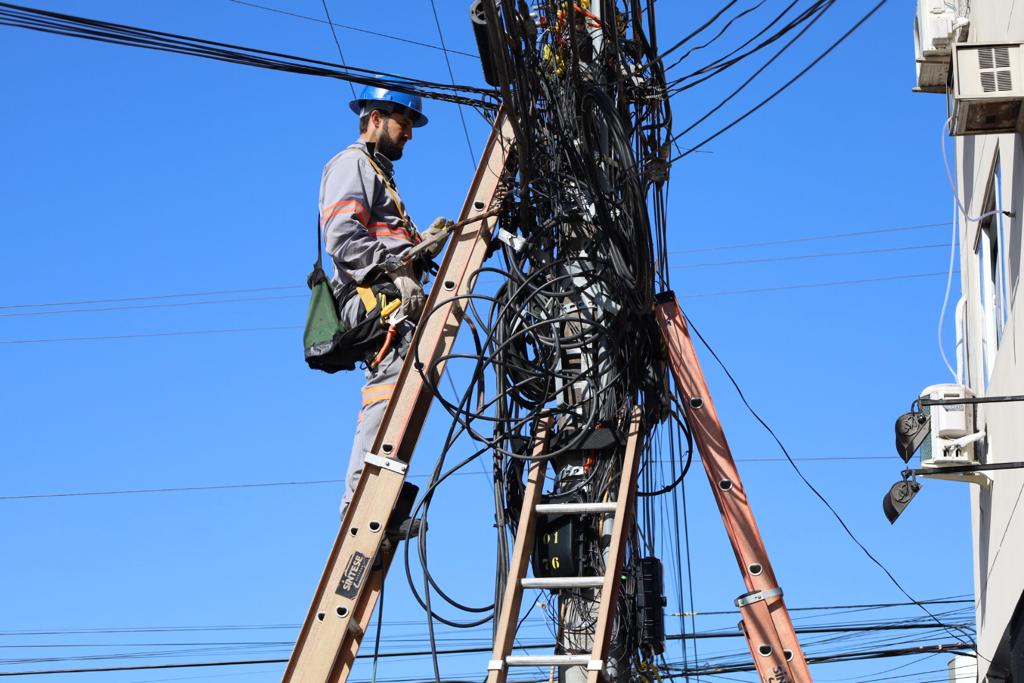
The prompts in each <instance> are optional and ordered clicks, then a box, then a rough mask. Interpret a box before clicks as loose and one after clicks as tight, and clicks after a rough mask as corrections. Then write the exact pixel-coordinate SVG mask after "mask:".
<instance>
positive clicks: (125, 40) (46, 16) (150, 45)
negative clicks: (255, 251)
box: [0, 2, 498, 109]
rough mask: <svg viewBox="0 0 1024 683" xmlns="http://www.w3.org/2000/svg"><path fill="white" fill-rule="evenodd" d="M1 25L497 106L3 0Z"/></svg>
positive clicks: (349, 69) (389, 77) (364, 73)
mask: <svg viewBox="0 0 1024 683" xmlns="http://www.w3.org/2000/svg"><path fill="white" fill-rule="evenodd" d="M0 26H11V27H14V28H22V29H27V30H31V31H39V32H42V33H51V34H54V35H61V36H67V37H71V38H80V39H83V40H92V41H97V42H101V43H109V44H113V45H124V46H128V47H137V48H144V49H147V50H155V51H158V52H171V53H174V54H182V55H188V56H192V57H201V58H203V59H212V60H215V61H220V62H228V63H231V64H242V65H245V66H253V67H258V68H262V69H269V70H272V71H284V72H288V73H296V74H304V75H308V76H321V77H325V78H336V79H339V80H343V81H348V82H350V83H359V84H361V85H373V86H379V87H383V88H389V89H392V90H398V91H401V92H407V93H411V94H414V95H419V96H421V97H426V98H430V99H435V100H441V101H445V102H452V103H455V104H467V105H470V106H473V107H480V108H483V109H495V108H497V101H498V99H497V92H496V91H494V90H492V89H488V88H478V87H474V86H468V85H447V84H444V83H436V82H433V81H425V80H420V79H415V78H409V77H407V76H400V75H397V74H391V73H382V72H380V71H379V70H376V69H363V68H360V67H355V66H343V65H338V64H332V63H331V62H325V61H321V60H318V59H309V58H307V57H298V56H295V55H289V54H285V53H281V52H271V51H269V50H260V49H257V48H251V47H244V46H240V45H233V44H230V43H222V42H218V41H213V40H206V39H203V38H195V37H192V36H185V35H181V34H177V33H168V32H165V31H156V30H153V29H147V28H141V27H137V26H129V25H126V24H116V23H113V22H108V21H100V20H97V19H89V18H86V17H79V16H75V15H71V14H62V13H59V12H49V11H46V10H41V9H36V8H33V7H25V6H22V5H14V4H11V3H6V2H0Z"/></svg>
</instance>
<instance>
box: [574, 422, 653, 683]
mask: <svg viewBox="0 0 1024 683" xmlns="http://www.w3.org/2000/svg"><path fill="white" fill-rule="evenodd" d="M641 418H642V413H641V411H640V408H639V407H636V408H633V415H632V419H631V420H630V424H629V435H628V436H627V438H626V454H625V457H624V458H623V462H622V473H621V474H620V475H619V490H618V495H617V496H616V499H615V502H616V505H617V507H616V510H615V522H614V524H613V526H612V537H611V541H610V542H609V544H608V559H607V561H606V562H605V568H604V584H603V585H602V587H601V602H600V604H599V605H598V608H597V624H596V628H595V631H594V646H593V651H592V653H591V656H590V660H591V662H590V664H588V666H587V668H588V671H587V683H601V681H602V673H601V670H602V669H603V668H605V667H606V666H607V663H608V662H607V659H608V650H609V648H610V645H611V640H612V632H613V631H614V625H615V612H616V607H617V605H618V597H619V584H620V580H619V573H620V572H621V571H622V565H623V562H624V560H625V557H626V541H627V540H628V538H629V532H630V530H631V529H632V528H633V515H634V514H635V510H636V476H637V468H638V467H639V464H640V449H641V446H642V439H641V435H640V432H641ZM598 662H600V665H598V664H597V663H598Z"/></svg>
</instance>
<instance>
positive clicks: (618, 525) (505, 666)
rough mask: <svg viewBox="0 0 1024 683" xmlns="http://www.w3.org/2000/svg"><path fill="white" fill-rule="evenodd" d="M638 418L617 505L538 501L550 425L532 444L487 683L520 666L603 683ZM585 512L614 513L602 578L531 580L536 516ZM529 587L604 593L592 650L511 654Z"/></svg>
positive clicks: (632, 503) (629, 522)
mask: <svg viewBox="0 0 1024 683" xmlns="http://www.w3.org/2000/svg"><path fill="white" fill-rule="evenodd" d="M640 415H641V413H640V409H639V408H635V409H634V410H633V415H632V419H631V421H630V427H629V435H628V438H627V440H626V453H625V458H624V459H623V463H622V474H621V476H620V478H619V488H618V495H617V496H616V498H615V500H614V501H612V502H606V503H540V502H539V501H540V497H541V491H542V489H543V488H544V477H545V473H546V471H547V467H548V462H547V460H546V459H541V457H540V456H543V454H544V449H545V447H546V445H547V441H548V428H549V425H548V424H542V425H541V426H540V428H539V429H538V430H537V433H536V435H535V436H534V442H533V443H534V446H533V457H534V458H535V459H534V460H533V462H532V463H531V464H530V469H529V473H528V475H527V481H526V490H525V492H524V495H523V507H522V510H521V512H520V513H519V526H518V528H517V531H516V539H515V544H514V545H513V550H512V561H511V563H510V564H509V571H508V580H507V582H506V583H505V594H504V598H503V600H502V602H501V610H500V612H499V613H498V621H497V630H496V632H495V637H494V649H493V651H492V653H491V660H490V662H489V663H488V664H487V683H505V680H506V678H507V676H508V671H509V668H510V667H516V666H560V667H564V666H585V667H586V668H587V683H599V682H600V681H601V676H602V672H603V671H604V670H605V667H606V666H607V662H606V661H605V660H606V657H607V654H608V650H609V646H610V643H611V637H612V626H613V624H614V622H615V606H616V604H617V600H616V596H617V593H618V587H619V583H620V579H619V573H620V572H621V570H622V563H623V559H624V557H625V552H626V543H627V541H628V540H629V531H630V529H631V528H632V526H633V514H634V510H635V508H636V476H637V467H638V464H639V462H640V457H639V451H640V444H641V438H640V428H641V423H640ZM581 514H605V515H614V523H613V525H612V533H611V541H610V543H609V545H608V554H607V560H606V561H605V570H604V576H569V577H551V578H529V577H527V576H526V569H527V565H528V564H529V560H530V554H531V552H532V551H533V541H534V534H535V532H536V529H537V519H538V517H539V516H541V515H552V516H554V515H581ZM531 588H537V589H541V590H551V591H557V590H567V589H574V588H596V589H599V590H600V592H601V596H600V602H599V603H598V612H597V621H596V623H595V626H594V629H595V631H594V639H593V650H592V651H591V653H590V654H553V655H539V656H538V655H513V654H511V652H512V645H513V642H514V640H515V636H516V627H517V622H518V620H519V610H520V607H521V606H522V599H523V590H524V589H531Z"/></svg>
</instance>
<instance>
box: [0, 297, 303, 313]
mask: <svg viewBox="0 0 1024 683" xmlns="http://www.w3.org/2000/svg"><path fill="white" fill-rule="evenodd" d="M305 298H307V297H306V295H305V294H282V295H279V296H250V297H242V298H237V299H214V300H212V301H178V302H174V303H165V304H128V305H125V306H104V307H101V308H67V309H64V310H56V311H54V310H47V311H20V312H18V313H0V318H27V317H30V316H37V315H64V314H66V313H106V312H109V311H137V310H147V309H154V308H158V309H159V308H183V307H188V306H212V305H219V304H240V303H248V302H252V301H284V300H288V299H305Z"/></svg>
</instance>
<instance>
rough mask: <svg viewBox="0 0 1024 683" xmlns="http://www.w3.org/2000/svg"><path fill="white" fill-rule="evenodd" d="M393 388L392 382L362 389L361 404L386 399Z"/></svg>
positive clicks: (366, 404) (365, 404)
mask: <svg viewBox="0 0 1024 683" xmlns="http://www.w3.org/2000/svg"><path fill="white" fill-rule="evenodd" d="M394 390H395V385H394V384H379V385H377V386H374V387H366V388H364V389H363V405H364V406H368V405H370V404H371V403H377V402H378V401H387V400H388V399H390V398H391V394H392V393H393V392H394Z"/></svg>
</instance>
